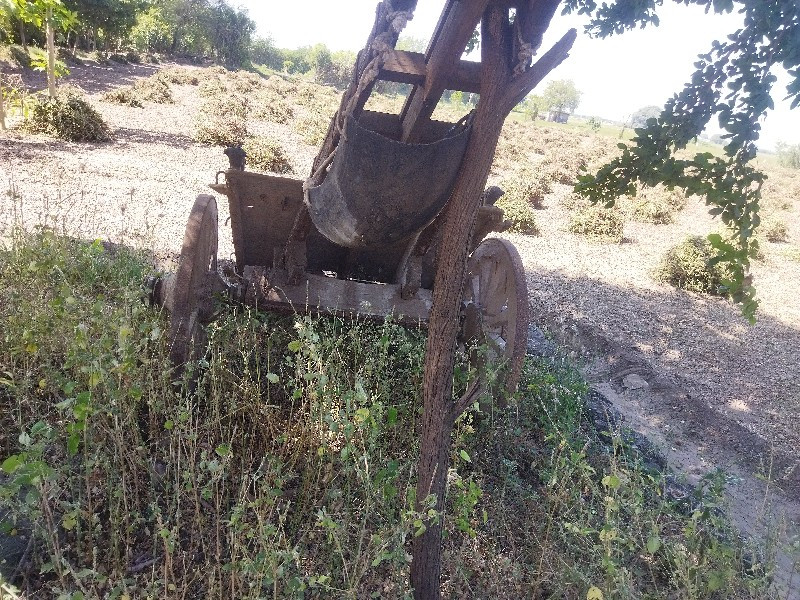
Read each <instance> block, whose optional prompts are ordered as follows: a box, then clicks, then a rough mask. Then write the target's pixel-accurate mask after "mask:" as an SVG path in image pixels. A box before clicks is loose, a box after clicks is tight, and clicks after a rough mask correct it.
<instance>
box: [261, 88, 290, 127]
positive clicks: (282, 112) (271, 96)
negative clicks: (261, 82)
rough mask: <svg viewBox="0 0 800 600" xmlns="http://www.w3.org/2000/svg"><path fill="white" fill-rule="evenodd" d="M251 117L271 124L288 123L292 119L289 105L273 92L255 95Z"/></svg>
mask: <svg viewBox="0 0 800 600" xmlns="http://www.w3.org/2000/svg"><path fill="white" fill-rule="evenodd" d="M253 104H254V110H253V117H255V118H256V119H263V120H265V121H270V122H272V123H288V122H289V121H290V120H291V119H292V117H294V109H293V108H292V106H291V104H289V103H288V102H287V101H286V100H284V99H283V98H282V97H281V96H280V95H279V94H277V93H275V92H271V91H269V92H267V93H262V94H259V95H257V96H256V97H255V98H254V100H253Z"/></svg>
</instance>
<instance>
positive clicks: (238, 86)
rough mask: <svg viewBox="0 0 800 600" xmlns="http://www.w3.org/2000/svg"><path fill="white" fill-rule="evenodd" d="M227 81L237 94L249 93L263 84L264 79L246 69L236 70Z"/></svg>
mask: <svg viewBox="0 0 800 600" xmlns="http://www.w3.org/2000/svg"><path fill="white" fill-rule="evenodd" d="M228 81H229V85H230V88H231V90H232V91H234V92H236V93H239V94H250V93H252V92H254V91H255V90H258V89H260V88H261V87H262V86H263V85H264V80H263V79H262V78H261V77H260V76H259V75H256V74H255V73H250V72H248V71H236V72H235V73H232V74H231V76H230V77H229V80H228Z"/></svg>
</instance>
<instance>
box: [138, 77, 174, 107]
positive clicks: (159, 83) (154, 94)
mask: <svg viewBox="0 0 800 600" xmlns="http://www.w3.org/2000/svg"><path fill="white" fill-rule="evenodd" d="M133 93H134V94H135V95H136V96H137V98H139V100H141V101H142V102H155V103H156V104H172V103H173V102H175V100H174V98H173V97H172V92H171V91H170V89H169V86H168V85H167V83H166V82H165V81H164V79H163V78H161V77H159V76H158V75H153V76H152V77H148V78H147V79H140V80H139V81H137V82H136V83H134V84H133Z"/></svg>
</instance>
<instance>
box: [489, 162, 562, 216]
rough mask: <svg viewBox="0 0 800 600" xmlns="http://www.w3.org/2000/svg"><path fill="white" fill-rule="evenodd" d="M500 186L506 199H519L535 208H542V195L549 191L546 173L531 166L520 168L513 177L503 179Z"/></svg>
mask: <svg viewBox="0 0 800 600" xmlns="http://www.w3.org/2000/svg"><path fill="white" fill-rule="evenodd" d="M500 187H502V188H503V189H504V190H505V192H506V194H505V197H506V199H507V200H510V199H514V200H519V201H522V202H525V203H527V204H529V205H530V206H531V207H532V208H536V209H541V208H543V206H544V197H545V195H546V194H549V193H550V191H551V186H550V180H549V179H548V178H547V174H546V173H544V172H543V171H542V170H541V169H538V168H532V167H527V168H523V169H520V170H519V172H518V173H517V174H516V175H515V176H514V177H513V178H511V179H507V180H505V181H503V183H502V184H501V186H500Z"/></svg>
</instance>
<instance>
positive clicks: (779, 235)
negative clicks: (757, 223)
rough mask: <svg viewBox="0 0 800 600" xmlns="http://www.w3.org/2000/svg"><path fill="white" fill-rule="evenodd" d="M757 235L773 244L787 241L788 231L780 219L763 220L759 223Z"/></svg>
mask: <svg viewBox="0 0 800 600" xmlns="http://www.w3.org/2000/svg"><path fill="white" fill-rule="evenodd" d="M759 233H760V234H761V235H763V236H764V237H765V238H766V240H767V241H769V242H773V243H780V242H787V241H788V240H789V230H788V229H787V227H786V223H785V222H784V221H783V220H781V219H776V218H774V217H773V218H765V219H764V220H763V221H762V222H761V228H760V231H759Z"/></svg>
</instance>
